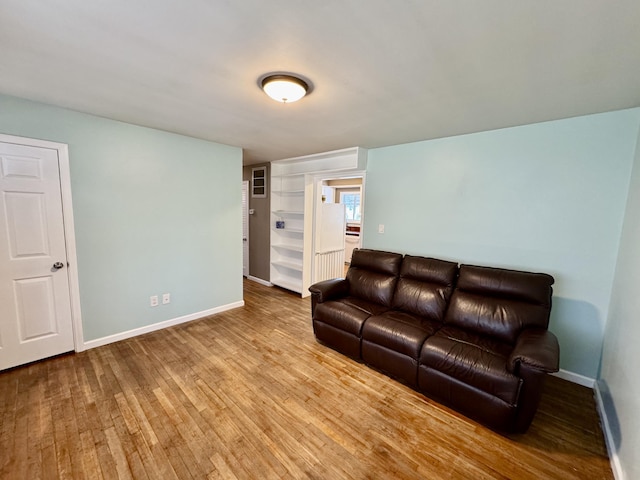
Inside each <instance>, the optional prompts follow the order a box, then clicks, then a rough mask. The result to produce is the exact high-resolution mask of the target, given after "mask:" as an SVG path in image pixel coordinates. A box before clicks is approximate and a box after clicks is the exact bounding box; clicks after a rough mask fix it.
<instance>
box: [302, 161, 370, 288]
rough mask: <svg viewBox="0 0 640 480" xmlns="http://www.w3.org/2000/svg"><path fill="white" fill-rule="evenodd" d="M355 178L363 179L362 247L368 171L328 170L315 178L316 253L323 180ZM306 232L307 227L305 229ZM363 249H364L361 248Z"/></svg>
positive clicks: (314, 238) (313, 228) (313, 234)
mask: <svg viewBox="0 0 640 480" xmlns="http://www.w3.org/2000/svg"><path fill="white" fill-rule="evenodd" d="M354 177H358V178H359V177H362V185H361V187H360V211H361V217H360V245H362V234H363V231H364V216H365V208H364V201H365V195H364V191H365V185H366V183H367V171H366V170H347V171H344V170H343V171H340V170H339V171H332V170H328V171H326V172H322V173H318V174H315V175H314V176H313V210H312V211H313V221H312V235H311V238H312V239H313V242H312V246H311V248H312V250H313V252H314V253H315V251H316V234H317V232H316V220H317V218H318V210H319V209H320V205H322V181H323V180H339V179H342V178H354ZM305 231H306V227H305ZM361 248H362V247H361ZM314 269H315V261H312V262H311V278H315V274H316V273H315V271H314Z"/></svg>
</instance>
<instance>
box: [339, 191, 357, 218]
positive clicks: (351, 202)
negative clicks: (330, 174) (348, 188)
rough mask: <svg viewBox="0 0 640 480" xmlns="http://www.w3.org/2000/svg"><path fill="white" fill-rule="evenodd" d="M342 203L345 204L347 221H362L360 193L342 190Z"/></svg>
mask: <svg viewBox="0 0 640 480" xmlns="http://www.w3.org/2000/svg"><path fill="white" fill-rule="evenodd" d="M340 203H342V204H344V206H345V213H346V215H345V216H346V217H347V222H354V221H356V222H359V221H360V193H353V192H340Z"/></svg>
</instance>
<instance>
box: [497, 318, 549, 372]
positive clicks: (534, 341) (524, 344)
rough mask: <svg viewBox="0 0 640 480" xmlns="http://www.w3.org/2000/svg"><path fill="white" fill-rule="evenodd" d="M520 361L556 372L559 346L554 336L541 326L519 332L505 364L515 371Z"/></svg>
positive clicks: (535, 367)
mask: <svg viewBox="0 0 640 480" xmlns="http://www.w3.org/2000/svg"><path fill="white" fill-rule="evenodd" d="M522 363H524V364H526V365H527V366H529V367H531V368H534V369H537V370H541V371H543V372H546V373H550V372H557V371H558V370H559V368H560V347H559V345H558V339H557V338H556V336H555V335H554V334H553V333H551V332H550V331H548V330H544V329H542V328H529V329H526V330H524V331H523V332H522V333H520V335H519V336H518V340H517V341H516V346H515V348H514V349H513V351H512V352H511V355H510V356H509V360H508V362H507V366H508V368H509V370H510V371H511V372H517V370H518V368H519V366H520V364H522Z"/></svg>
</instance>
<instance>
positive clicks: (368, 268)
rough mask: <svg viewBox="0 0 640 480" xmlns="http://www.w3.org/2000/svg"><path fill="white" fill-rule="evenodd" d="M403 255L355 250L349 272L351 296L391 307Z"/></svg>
mask: <svg viewBox="0 0 640 480" xmlns="http://www.w3.org/2000/svg"><path fill="white" fill-rule="evenodd" d="M401 262H402V255H400V254H399V253H390V252H379V251H376V250H366V249H363V250H360V249H358V250H354V251H353V256H352V257H351V265H350V267H349V270H348V271H347V280H348V281H349V295H350V296H352V297H357V298H361V299H363V300H367V301H369V302H373V303H378V304H380V305H384V306H386V307H390V306H391V300H392V299H393V292H394V290H395V288H396V281H397V278H398V274H399V273H400V263H401Z"/></svg>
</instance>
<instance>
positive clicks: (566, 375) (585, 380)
mask: <svg viewBox="0 0 640 480" xmlns="http://www.w3.org/2000/svg"><path fill="white" fill-rule="evenodd" d="M551 375H553V376H554V377H558V378H562V379H563V380H568V381H569V382H571V383H577V384H578V385H582V386H583V387H588V388H593V386H594V385H595V383H596V381H595V379H593V378H590V377H585V376H584V375H580V374H579V373H573V372H569V371H568V370H562V369H560V371H559V372H556V373H552V374H551Z"/></svg>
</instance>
